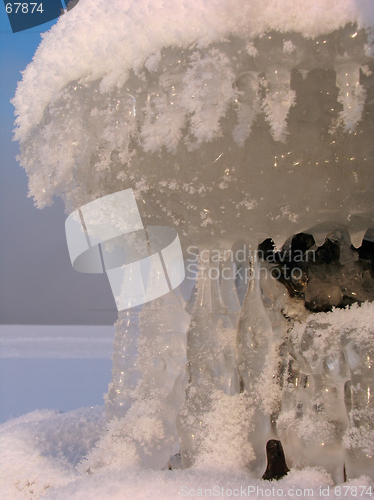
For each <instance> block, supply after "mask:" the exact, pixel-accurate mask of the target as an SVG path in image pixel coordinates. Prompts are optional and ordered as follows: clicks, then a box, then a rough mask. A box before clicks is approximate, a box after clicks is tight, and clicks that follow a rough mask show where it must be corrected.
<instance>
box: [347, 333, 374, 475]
mask: <svg viewBox="0 0 374 500" xmlns="http://www.w3.org/2000/svg"><path fill="white" fill-rule="evenodd" d="M370 337H371V338H370ZM347 341H348V343H347ZM344 343H345V344H346V345H345V348H344V352H345V355H346V357H347V361H348V365H349V368H350V372H351V384H350V385H349V386H348V391H347V392H348V394H347V396H348V397H347V400H346V401H347V409H348V411H349V417H350V424H351V427H350V428H349V429H348V430H347V432H346V434H345V436H344V445H345V446H346V448H347V449H346V454H345V463H346V470H347V477H348V479H354V478H358V477H360V476H361V475H362V474H366V475H368V476H369V477H371V478H372V479H374V346H373V335H372V334H371V335H370V336H368V337H367V338H361V339H359V338H350V339H349V337H348V339H347V338H345V340H344Z"/></svg>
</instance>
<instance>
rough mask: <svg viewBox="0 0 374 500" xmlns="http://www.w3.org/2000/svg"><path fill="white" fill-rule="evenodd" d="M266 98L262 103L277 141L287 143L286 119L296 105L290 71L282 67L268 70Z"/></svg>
mask: <svg viewBox="0 0 374 500" xmlns="http://www.w3.org/2000/svg"><path fill="white" fill-rule="evenodd" d="M265 71H266V73H265V74H266V97H265V99H264V101H263V103H262V108H263V110H264V112H265V116H266V120H267V121H268V122H269V124H270V129H271V134H272V136H273V138H274V140H275V141H281V142H285V140H286V135H287V122H286V118H287V116H288V112H289V110H290V107H291V106H292V105H293V104H294V103H295V98H296V94H295V91H294V90H291V72H290V69H288V68H286V67H282V66H281V65H272V66H269V67H267V68H266V70H265Z"/></svg>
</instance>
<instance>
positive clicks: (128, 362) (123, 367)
mask: <svg viewBox="0 0 374 500" xmlns="http://www.w3.org/2000/svg"><path fill="white" fill-rule="evenodd" d="M141 309H142V306H137V307H133V308H131V309H127V310H126V311H121V312H120V313H119V315H118V320H117V322H116V325H115V326H116V333H115V337H114V350H113V370H112V381H111V382H110V384H109V391H108V395H107V398H106V411H107V415H108V417H109V419H112V418H113V417H118V418H121V417H124V416H125V415H126V413H127V411H128V410H129V408H130V407H131V404H132V403H133V402H134V401H135V399H136V395H135V392H134V391H135V389H136V386H137V384H138V381H139V380H140V379H141V377H142V373H141V370H140V368H139V365H138V363H137V357H138V342H139V335H140V332H139V314H140V312H141Z"/></svg>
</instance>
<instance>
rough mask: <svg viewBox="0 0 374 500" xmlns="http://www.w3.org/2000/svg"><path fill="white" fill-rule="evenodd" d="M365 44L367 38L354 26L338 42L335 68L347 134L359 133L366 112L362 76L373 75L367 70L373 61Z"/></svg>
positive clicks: (347, 29) (348, 28) (345, 31)
mask: <svg viewBox="0 0 374 500" xmlns="http://www.w3.org/2000/svg"><path fill="white" fill-rule="evenodd" d="M365 42H366V35H365V34H364V33H363V31H362V30H361V31H359V30H357V29H356V27H355V26H354V25H352V26H351V27H347V28H346V29H345V30H344V32H343V33H342V35H341V36H340V37H339V39H338V41H337V46H336V50H337V56H336V58H335V62H334V69H335V73H336V85H337V86H338V87H339V91H340V92H339V98H338V100H339V101H340V102H341V104H342V105H343V110H342V111H341V112H340V113H339V118H338V123H339V122H340V123H341V124H342V125H343V128H344V131H346V132H353V131H354V130H355V128H356V125H357V123H358V122H359V121H360V120H361V117H362V112H363V109H364V102H365V97H366V93H365V89H364V87H363V86H362V85H361V83H360V73H361V71H362V72H363V73H366V74H370V70H369V69H368V68H367V67H365V64H366V62H367V61H368V60H369V59H368V57H367V56H366V55H365V48H364V47H365Z"/></svg>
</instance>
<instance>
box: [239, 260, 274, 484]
mask: <svg viewBox="0 0 374 500" xmlns="http://www.w3.org/2000/svg"><path fill="white" fill-rule="evenodd" d="M251 271H252V275H251V276H250V283H249V286H248V290H247V294H246V296H245V299H244V303H243V307H242V311H241V314H240V318H239V322H238V331H237V363H238V370H239V377H240V384H241V390H242V391H245V393H246V394H247V397H248V398H249V399H250V400H251V402H252V404H253V407H254V416H253V420H252V422H253V425H254V428H253V430H252V431H251V432H250V433H249V435H248V440H249V441H250V442H251V444H252V446H253V450H254V453H255V457H256V458H255V460H254V461H252V462H251V464H250V468H251V470H253V472H254V473H255V474H256V475H257V476H258V477H261V476H262V474H263V473H264V472H265V469H266V443H267V441H268V440H269V439H271V438H272V437H274V436H273V434H272V430H271V422H270V414H269V413H268V412H267V411H266V410H265V408H264V405H263V400H262V395H263V383H264V380H263V373H264V370H265V368H266V365H267V362H268V356H269V353H270V346H271V343H272V326H271V322H270V319H269V317H268V315H267V312H266V310H265V307H264V305H263V302H262V298H261V289H260V280H259V273H260V270H259V265H258V261H257V256H256V255H255V256H253V260H252V269H251Z"/></svg>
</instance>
